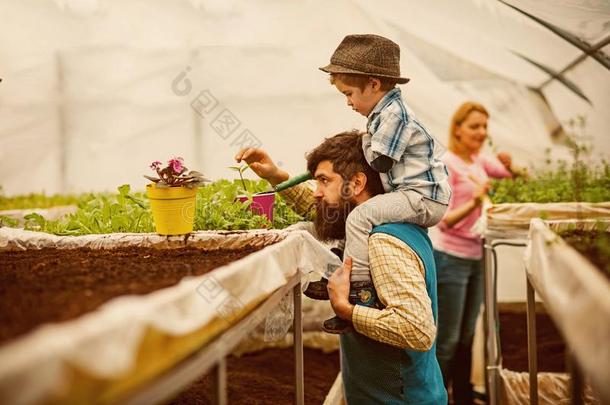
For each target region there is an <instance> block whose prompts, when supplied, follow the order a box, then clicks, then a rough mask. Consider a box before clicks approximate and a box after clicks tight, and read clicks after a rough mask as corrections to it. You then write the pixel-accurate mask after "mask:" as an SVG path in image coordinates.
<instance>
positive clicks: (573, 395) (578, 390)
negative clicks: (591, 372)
mask: <svg viewBox="0 0 610 405" xmlns="http://www.w3.org/2000/svg"><path fill="white" fill-rule="evenodd" d="M566 360H567V363H568V368H569V370H570V403H571V404H572V405H582V404H583V400H582V397H583V388H584V386H583V378H582V373H581V372H580V368H579V367H578V362H577V361H576V357H575V356H574V353H573V352H572V351H571V350H569V349H568V350H567V351H566Z"/></svg>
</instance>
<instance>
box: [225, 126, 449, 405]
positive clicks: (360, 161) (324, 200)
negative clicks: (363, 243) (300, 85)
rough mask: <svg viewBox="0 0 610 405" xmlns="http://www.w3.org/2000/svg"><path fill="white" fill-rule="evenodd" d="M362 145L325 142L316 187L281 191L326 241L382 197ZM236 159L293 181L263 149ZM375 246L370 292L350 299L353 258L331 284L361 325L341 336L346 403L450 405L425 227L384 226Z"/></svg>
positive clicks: (343, 139)
mask: <svg viewBox="0 0 610 405" xmlns="http://www.w3.org/2000/svg"><path fill="white" fill-rule="evenodd" d="M361 142H362V141H361V135H360V134H359V133H358V132H355V131H353V132H344V133H341V134H338V135H335V136H333V137H331V138H328V139H326V140H325V141H324V142H322V144H321V145H319V146H318V147H316V148H315V149H314V150H313V151H312V152H311V153H309V154H308V155H307V168H308V170H309V172H310V173H311V174H312V176H313V178H314V179H315V189H314V188H312V187H309V186H308V185H307V184H300V185H298V186H295V187H293V188H290V189H288V190H285V191H283V192H282V193H281V195H282V197H284V198H285V199H286V200H287V201H288V202H289V203H291V205H292V206H293V208H294V209H295V210H296V211H297V212H299V213H300V214H304V215H307V214H312V213H313V214H315V217H314V224H315V229H316V232H317V234H318V237H319V238H320V239H322V240H328V239H341V238H343V237H344V236H345V221H346V219H347V216H348V215H349V214H350V212H351V211H352V210H353V208H354V207H356V206H358V205H359V204H362V203H363V202H365V201H367V200H368V199H370V198H372V197H373V196H374V195H376V194H378V193H381V192H383V187H382V184H381V180H380V178H379V174H378V173H377V172H375V171H374V170H373V169H371V167H370V166H369V165H368V164H367V162H366V159H365V157H364V153H363V151H362V147H361V145H362V143H361ZM235 159H236V160H237V161H238V162H240V161H242V160H244V161H246V162H247V163H248V164H249V165H250V168H252V170H253V171H254V172H255V173H256V174H258V175H259V176H260V177H261V178H263V179H266V180H267V181H269V182H270V183H271V184H272V185H276V184H279V183H281V182H283V181H285V180H287V179H288V178H289V175H288V173H286V172H285V171H283V170H281V169H280V168H279V167H277V165H275V163H274V162H273V160H272V159H271V158H270V157H269V155H268V154H267V153H266V152H265V151H264V150H263V149H260V148H246V149H243V150H241V151H239V152H238V153H237V155H236V156H235ZM368 248H369V263H370V271H371V278H372V281H373V286H372V287H371V288H368V287H363V288H361V289H360V290H356V293H355V294H354V293H352V294H351V295H350V273H351V259H350V258H349V257H348V258H345V260H344V263H343V266H342V267H340V268H339V269H337V270H336V271H335V272H334V273H333V274H332V276H331V277H330V279H329V281H328V296H329V299H330V302H331V305H332V308H333V310H334V312H335V314H336V315H337V316H338V317H339V318H341V319H343V320H346V321H349V322H351V323H352V324H353V328H354V332H353V333H346V334H342V335H341V336H340V339H341V373H342V378H343V386H344V393H345V397H346V400H347V403H348V404H350V405H351V404H373V403H379V404H420V405H423V404H446V403H447V392H446V391H445V388H444V385H443V379H442V375H441V371H440V367H439V365H438V362H437V360H436V353H435V340H436V317H437V298H436V268H435V264H434V257H433V253H432V252H433V250H432V244H431V242H430V239H429V238H428V235H427V232H426V230H425V229H424V228H421V227H419V226H417V225H413V224H407V223H392V224H384V225H381V226H377V227H375V228H374V229H373V231H372V232H371V234H370V236H369V240H368Z"/></svg>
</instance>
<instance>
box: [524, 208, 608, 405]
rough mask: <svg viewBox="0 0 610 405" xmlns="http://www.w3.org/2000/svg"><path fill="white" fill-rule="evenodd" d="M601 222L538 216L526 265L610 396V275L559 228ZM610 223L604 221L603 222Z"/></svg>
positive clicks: (587, 369) (582, 361)
mask: <svg viewBox="0 0 610 405" xmlns="http://www.w3.org/2000/svg"><path fill="white" fill-rule="evenodd" d="M599 224H600V222H599V221H595V220H590V221H575V220H572V221H551V223H550V224H549V225H548V226H547V225H546V224H545V223H544V222H543V221H542V220H540V219H534V220H532V224H531V227H530V234H529V236H530V242H529V244H528V247H527V249H526V252H525V263H526V270H527V273H528V275H529V277H530V280H531V282H532V285H533V286H534V288H535V289H536V292H537V293H538V294H540V296H541V297H542V299H543V300H544V303H545V307H546V308H547V310H548V311H549V313H550V314H551V316H552V318H553V320H554V321H555V324H556V325H557V327H558V328H559V330H561V333H562V335H563V336H564V337H565V339H566V342H567V343H568V345H569V346H570V348H571V349H572V350H573V351H574V353H575V356H576V358H577V359H578V363H579V365H580V367H582V370H583V372H584V374H585V375H586V376H587V377H589V378H590V379H591V383H592V385H593V387H594V388H595V389H597V390H598V391H599V392H600V393H601V395H602V398H603V399H604V401H610V386H609V385H608V381H610V368H609V367H608V364H610V345H608V341H609V340H610V323H609V322H608V320H609V319H610V281H608V279H607V278H606V277H605V276H604V274H602V271H603V270H600V269H597V268H595V267H594V266H593V265H592V264H591V262H589V261H588V260H587V259H585V258H584V257H583V256H582V255H581V254H580V253H578V252H577V251H576V250H575V249H573V248H572V247H570V246H569V245H568V244H567V243H565V242H564V241H563V239H561V237H559V236H558V235H557V233H555V232H560V231H562V230H567V229H571V228H575V229H584V230H587V229H596V228H597V227H598V226H599ZM609 227H610V223H609V222H605V228H609Z"/></svg>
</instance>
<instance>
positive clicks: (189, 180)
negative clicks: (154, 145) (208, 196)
mask: <svg viewBox="0 0 610 405" xmlns="http://www.w3.org/2000/svg"><path fill="white" fill-rule="evenodd" d="M162 166H163V163H161V162H160V161H158V160H155V161H154V162H152V163H151V164H150V168H151V169H152V170H154V171H155V172H157V175H159V177H158V178H156V177H150V176H146V175H145V176H144V177H145V178H147V179H148V180H150V181H152V182H154V183H155V184H156V186H157V187H158V188H167V187H180V186H184V187H189V188H193V187H198V186H201V185H203V184H204V183H206V182H208V181H209V180H208V179H206V178H204V177H203V174H201V173H199V172H196V171H194V170H191V171H190V172H188V169H187V168H186V166H184V159H182V158H181V157H175V158H173V159H170V160H169V161H168V162H167V166H166V167H162ZM187 172H188V173H187Z"/></svg>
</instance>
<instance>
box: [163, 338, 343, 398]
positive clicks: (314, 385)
mask: <svg viewBox="0 0 610 405" xmlns="http://www.w3.org/2000/svg"><path fill="white" fill-rule="evenodd" d="M303 356H304V360H305V362H304V371H305V403H306V404H322V403H323V402H324V398H326V395H327V394H328V391H329V390H330V388H331V387H332V385H333V382H334V381H335V378H336V377H337V374H338V373H339V368H340V366H339V352H338V351H335V352H332V353H328V354H326V353H323V352H322V351H320V350H316V349H308V348H305V349H304V353H303ZM212 384H213V379H212V376H211V375H206V376H204V377H202V378H201V379H199V380H198V381H196V382H195V383H193V384H192V385H191V386H190V387H189V388H187V389H186V390H185V391H183V392H182V393H180V394H179V395H178V396H177V397H176V398H175V399H174V400H173V401H171V402H170V405H186V404H188V405H196V404H211V403H212V392H213V391H212V390H213V385H212ZM294 390H295V381H294V355H293V352H292V348H287V349H266V350H263V351H261V352H257V353H251V354H247V355H244V356H243V357H229V358H228V362H227V396H228V398H227V399H228V403H229V404H236V405H239V404H247V405H252V404H273V405H276V404H292V403H293V398H294V392H295V391H294Z"/></svg>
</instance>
